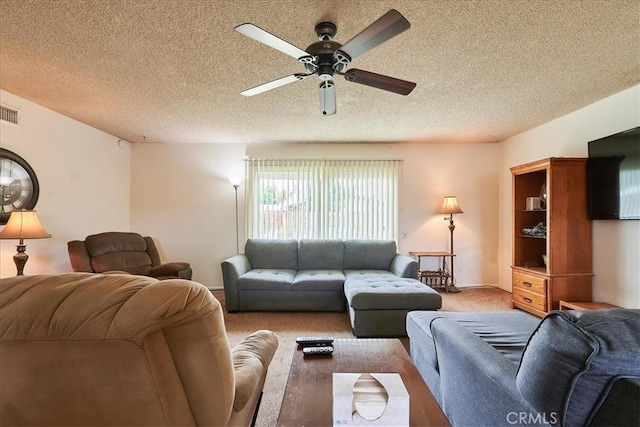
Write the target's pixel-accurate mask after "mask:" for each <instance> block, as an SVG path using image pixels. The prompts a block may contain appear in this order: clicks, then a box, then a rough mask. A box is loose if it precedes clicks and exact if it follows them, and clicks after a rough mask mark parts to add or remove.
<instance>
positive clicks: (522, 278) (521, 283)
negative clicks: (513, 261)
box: [513, 271, 547, 295]
mask: <svg viewBox="0 0 640 427" xmlns="http://www.w3.org/2000/svg"><path fill="white" fill-rule="evenodd" d="M513 288H514V289H515V288H521V289H523V290H525V291H530V292H535V293H538V294H543V295H546V294H547V279H545V278H542V277H538V276H533V275H529V274H525V273H521V272H519V271H514V272H513Z"/></svg>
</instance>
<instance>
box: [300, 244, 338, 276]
mask: <svg viewBox="0 0 640 427" xmlns="http://www.w3.org/2000/svg"><path fill="white" fill-rule="evenodd" d="M343 259H344V243H343V242H342V240H322V239H303V240H300V242H298V270H342V262H343Z"/></svg>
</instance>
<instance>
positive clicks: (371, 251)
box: [344, 240, 396, 270]
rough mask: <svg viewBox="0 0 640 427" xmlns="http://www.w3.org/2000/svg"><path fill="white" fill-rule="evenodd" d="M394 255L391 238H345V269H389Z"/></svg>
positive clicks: (393, 244) (394, 244)
mask: <svg viewBox="0 0 640 427" xmlns="http://www.w3.org/2000/svg"><path fill="white" fill-rule="evenodd" d="M395 255H396V242H394V241H393V240H345V241H344V269H345V270H389V267H390V266H391V261H392V260H393V257H394V256H395Z"/></svg>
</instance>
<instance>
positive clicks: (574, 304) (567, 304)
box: [560, 300, 620, 310]
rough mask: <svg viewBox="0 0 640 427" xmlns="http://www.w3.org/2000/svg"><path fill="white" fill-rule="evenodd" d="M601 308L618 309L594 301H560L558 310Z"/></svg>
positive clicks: (614, 306)
mask: <svg viewBox="0 0 640 427" xmlns="http://www.w3.org/2000/svg"><path fill="white" fill-rule="evenodd" d="M602 308H620V307H618V306H617V305H612V304H608V303H606V302H595V301H563V300H560V310H600V309H602Z"/></svg>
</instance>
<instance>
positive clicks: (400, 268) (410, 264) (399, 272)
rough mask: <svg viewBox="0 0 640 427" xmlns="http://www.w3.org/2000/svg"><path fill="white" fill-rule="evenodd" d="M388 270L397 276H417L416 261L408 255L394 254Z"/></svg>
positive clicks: (412, 277)
mask: <svg viewBox="0 0 640 427" xmlns="http://www.w3.org/2000/svg"><path fill="white" fill-rule="evenodd" d="M389 270H390V271H391V272H392V273H393V274H395V275H396V276H398V277H407V278H410V279H415V278H417V277H418V261H416V260H415V259H414V258H413V257H411V256H409V255H405V254H396V256H394V257H393V259H392V260H391V267H389Z"/></svg>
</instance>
